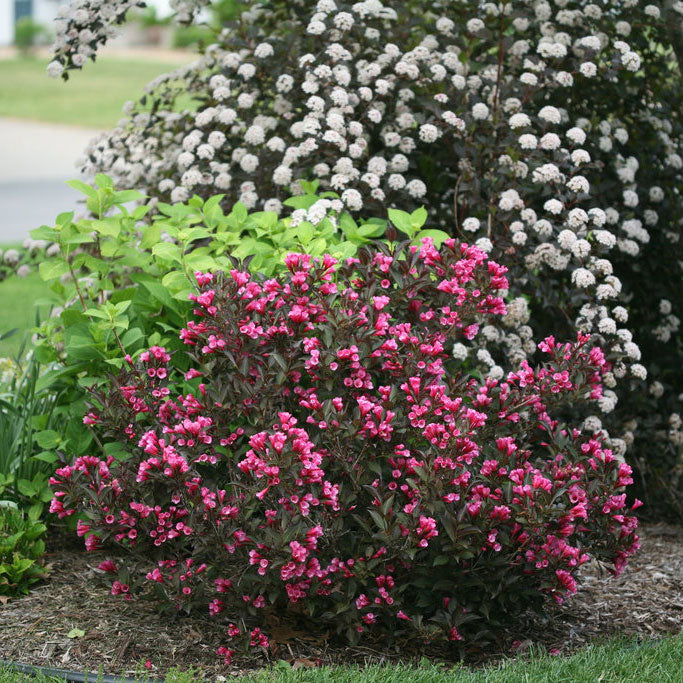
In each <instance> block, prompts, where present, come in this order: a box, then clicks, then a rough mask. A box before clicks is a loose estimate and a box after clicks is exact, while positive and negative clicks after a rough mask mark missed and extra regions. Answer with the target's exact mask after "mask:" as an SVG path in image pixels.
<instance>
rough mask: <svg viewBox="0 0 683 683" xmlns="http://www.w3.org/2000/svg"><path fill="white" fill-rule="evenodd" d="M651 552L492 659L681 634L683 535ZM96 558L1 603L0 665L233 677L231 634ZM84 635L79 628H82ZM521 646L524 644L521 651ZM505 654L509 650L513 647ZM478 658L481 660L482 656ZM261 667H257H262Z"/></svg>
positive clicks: (339, 655)
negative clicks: (128, 597) (173, 608)
mask: <svg viewBox="0 0 683 683" xmlns="http://www.w3.org/2000/svg"><path fill="white" fill-rule="evenodd" d="M642 539H643V540H642V542H643V547H642V549H641V551H640V552H639V553H638V554H637V555H636V557H635V558H633V560H632V562H631V563H630V565H629V566H628V567H627V569H626V570H625V571H624V573H623V574H622V575H621V576H620V577H618V578H616V579H614V578H612V577H610V576H609V575H608V574H605V573H601V572H600V570H599V568H598V567H595V566H588V567H585V568H584V570H583V581H582V588H581V589H580V591H579V593H578V594H577V595H576V596H575V597H574V599H573V600H572V601H570V602H569V603H568V604H567V605H566V606H563V607H561V608H559V609H558V610H557V611H556V612H554V613H553V615H552V618H547V619H546V620H545V621H543V620H536V621H534V622H531V623H529V624H528V625H527V626H526V627H520V626H518V627H516V629H517V630H516V632H515V633H511V634H510V637H509V639H508V643H509V644H511V643H512V641H513V640H515V641H516V643H515V646H514V647H515V650H514V651H513V650H511V649H506V650H505V651H503V649H502V648H501V650H500V651H499V652H489V653H488V658H489V659H490V658H491V657H494V658H495V657H502V656H510V655H513V654H514V652H520V651H522V652H523V651H524V650H526V649H528V648H529V647H530V646H532V645H533V646H540V647H542V648H546V649H548V650H552V651H560V652H571V651H574V650H576V649H577V648H580V647H581V646H583V645H585V644H587V643H589V642H592V641H596V640H605V639H607V638H609V637H610V636H614V635H620V636H627V637H628V636H631V637H635V638H638V639H640V640H647V639H651V638H659V637H663V636H666V635H671V634H675V633H679V632H680V631H681V630H682V628H683V528H678V527H668V526H664V525H649V526H645V527H644V529H643V530H642ZM100 560H101V558H100V556H99V554H98V553H90V554H85V553H83V552H81V551H76V550H72V549H64V550H58V551H54V552H51V553H49V555H48V563H49V564H50V565H51V576H50V579H49V581H47V582H45V583H44V584H43V585H41V586H38V587H37V588H35V589H34V590H33V591H32V592H31V594H30V595H28V596H25V597H21V598H16V599H13V600H10V601H9V602H6V604H2V603H3V601H4V599H1V600H0V659H2V660H5V661H15V662H23V663H27V664H36V665H41V666H48V667H54V668H63V669H71V670H77V671H94V672H97V671H98V670H102V671H103V672H105V673H112V674H132V673H134V672H135V671H138V672H140V671H141V670H143V671H144V669H141V667H142V664H143V663H144V662H145V660H147V659H149V660H150V661H151V662H152V664H153V669H152V671H150V672H149V673H150V675H152V676H160V675H161V674H163V673H165V672H166V671H167V670H168V669H169V668H171V667H180V668H182V669H189V668H190V667H195V669H197V668H199V669H201V672H202V673H203V674H204V675H205V676H206V677H207V678H212V679H216V677H217V676H230V675H231V674H232V675H235V674H237V673H238V670H237V669H234V668H233V669H230V668H228V667H225V666H224V665H223V664H222V662H221V660H220V659H219V658H218V657H217V656H216V654H215V652H216V649H217V648H218V647H219V646H220V645H224V644H225V642H224V632H225V627H224V626H222V625H220V624H218V623H217V622H215V621H213V620H211V619H209V618H208V617H207V618H199V617H178V618H175V619H170V618H169V617H168V616H162V615H160V614H158V613H157V612H156V611H155V610H154V608H153V606H152V605H151V604H150V603H148V602H145V601H140V600H135V599H134V600H132V601H130V602H126V601H124V600H120V599H113V598H112V597H111V596H109V594H108V593H107V590H106V588H104V587H103V585H102V582H101V581H100V580H99V577H98V572H96V571H95V569H94V567H96V566H97V564H99V562H100ZM75 629H77V630H75ZM269 632H270V633H271V635H272V636H273V637H272V638H271V641H272V642H273V643H274V644H275V651H274V652H272V659H287V660H289V661H290V662H291V663H294V664H295V665H298V666H312V665H319V664H321V663H322V664H333V663H350V662H356V663H359V664H366V663H370V662H375V663H376V662H386V661H396V660H398V659H400V658H401V657H402V658H403V659H410V658H413V659H419V657H420V656H421V655H422V654H425V655H434V656H436V657H437V658H438V657H439V656H440V654H443V653H439V652H438V651H433V652H425V651H424V650H422V651H420V650H419V649H418V648H417V647H415V646H414V647H415V649H414V651H412V652H411V651H410V649H407V648H406V647H405V646H402V647H401V655H399V654H398V653H397V651H398V648H394V649H393V650H388V649H387V648H382V647H381V645H380V644H377V645H373V646H372V647H341V646H336V647H335V646H330V645H329V644H327V643H325V642H324V641H322V640H319V639H316V638H315V637H313V636H308V635H307V634H305V633H302V632H300V631H295V630H292V629H291V628H288V627H287V626H286V625H284V624H281V625H279V626H278V625H274V626H273V627H272V628H270V629H269ZM520 644H521V645H520ZM506 648H507V646H506ZM475 660H476V661H479V662H481V661H482V658H481V657H480V656H475ZM259 664H261V665H262V664H263V662H262V661H261V662H256V661H255V662H254V666H259Z"/></svg>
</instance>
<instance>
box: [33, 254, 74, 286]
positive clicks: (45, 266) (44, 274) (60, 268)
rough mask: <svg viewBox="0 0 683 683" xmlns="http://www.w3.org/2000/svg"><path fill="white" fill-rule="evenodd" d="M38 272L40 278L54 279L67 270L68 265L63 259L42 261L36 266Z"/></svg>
mask: <svg viewBox="0 0 683 683" xmlns="http://www.w3.org/2000/svg"><path fill="white" fill-rule="evenodd" d="M38 272H39V273H40V277H41V279H42V280H45V282H47V281H48V280H54V279H56V278H58V277H61V276H62V275H64V274H65V273H68V272H69V266H68V265H67V264H66V262H65V261H60V260H57V259H55V260H54V261H43V262H42V263H41V264H40V265H39V266H38Z"/></svg>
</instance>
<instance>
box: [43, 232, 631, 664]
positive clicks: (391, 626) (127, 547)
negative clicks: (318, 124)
mask: <svg viewBox="0 0 683 683" xmlns="http://www.w3.org/2000/svg"><path fill="white" fill-rule="evenodd" d="M285 264H286V267H287V269H286V270H285V271H284V272H278V273H276V274H275V275H274V276H271V277H268V276H265V275H261V274H258V273H252V272H250V271H249V270H248V269H247V268H245V267H244V266H241V265H240V264H237V263H235V264H234V265H233V267H232V268H230V270H228V271H227V272H225V273H218V272H217V273H202V272H199V271H198V272H196V273H195V274H194V278H195V286H194V288H193V291H192V292H191V294H190V297H189V298H190V300H191V301H192V307H193V310H192V316H191V318H190V319H189V320H188V322H187V324H186V325H185V326H184V327H183V328H182V329H181V330H179V331H178V332H179V334H178V337H179V341H180V343H182V344H183V345H185V346H186V347H187V348H188V349H190V350H191V352H192V354H193V363H192V365H191V366H190V367H189V368H188V366H187V365H186V364H185V363H182V364H179V363H178V361H179V360H181V354H179V353H175V354H174V355H172V354H171V352H170V349H169V348H166V347H164V346H159V345H155V346H152V347H151V348H149V349H146V350H145V351H143V352H142V353H140V354H138V355H137V357H136V358H132V357H130V356H129V355H128V356H126V358H125V360H124V359H122V360H123V363H122V367H121V370H120V372H119V373H117V374H116V375H115V376H113V377H112V378H111V381H110V382H109V383H108V384H107V385H106V386H103V387H99V388H95V389H93V390H92V391H91V407H90V409H89V411H88V412H87V414H85V416H84V421H85V422H86V423H87V424H88V425H89V426H90V427H91V428H92V430H93V432H94V433H95V434H96V435H97V438H98V442H99V443H102V444H103V445H104V451H105V454H100V455H92V454H88V455H83V456H79V457H77V458H75V459H73V460H69V462H68V463H64V465H63V466H61V467H59V468H58V469H57V470H56V472H55V474H54V477H53V478H52V479H51V485H52V487H53V490H54V493H55V497H54V500H53V501H52V504H51V511H52V512H54V513H56V514H57V515H58V516H59V517H60V518H64V519H68V518H73V519H76V518H77V519H78V523H77V533H78V535H79V536H81V537H83V539H84V541H85V547H86V549H87V550H95V549H99V548H103V547H104V548H110V549H117V550H118V553H117V556H116V557H115V558H113V559H108V560H105V561H104V562H103V563H102V564H101V565H100V568H101V569H102V570H103V571H106V572H108V573H110V574H111V593H112V595H113V596H115V599H123V600H130V599H132V596H133V595H135V594H137V593H139V592H141V591H145V592H147V593H148V594H149V593H151V594H152V595H154V596H155V598H154V599H155V600H156V601H157V603H158V605H159V606H160V607H162V608H165V609H167V610H168V611H169V612H171V613H176V612H178V611H199V613H200V614H206V613H207V610H208V612H209V614H210V615H213V616H214V617H215V618H217V619H220V620H222V621H223V622H224V623H225V626H226V631H225V645H223V646H221V648H220V649H219V650H218V654H219V655H221V656H223V657H224V658H225V660H226V662H230V660H231V658H232V656H233V655H234V654H235V653H236V652H239V651H242V650H249V649H250V648H251V649H254V650H258V649H259V648H267V647H268V624H269V623H270V620H271V619H272V618H273V617H274V616H275V615H276V616H277V618H278V619H283V618H286V619H289V620H291V621H292V622H294V623H295V624H297V625H298V626H297V627H298V628H305V629H308V630H313V631H316V630H319V632H321V633H322V632H327V634H328V636H330V637H338V638H341V639H346V640H348V641H351V642H356V641H358V640H360V639H362V638H364V637H366V636H367V635H368V634H372V633H374V634H377V635H380V636H382V637H384V638H386V639H389V640H391V639H395V638H401V637H414V638H419V639H420V640H424V641H443V642H444V644H445V645H446V646H453V647H458V644H459V643H463V644H467V643H470V644H471V643H476V644H482V643H485V642H487V641H489V640H490V639H492V638H495V637H496V634H497V632H498V631H499V629H505V630H506V631H507V630H509V628H510V624H511V622H512V621H513V620H514V618H515V615H518V614H520V613H521V612H523V611H526V610H533V609H542V608H543V605H544V603H545V601H546V600H547V599H550V600H553V599H555V600H557V601H562V600H564V599H565V598H566V597H567V596H568V595H570V594H571V593H573V592H574V591H575V590H576V587H577V578H578V575H577V572H578V570H579V568H580V567H581V565H583V564H584V563H585V562H587V561H588V560H589V559H591V558H594V559H596V560H598V561H601V562H604V563H605V564H606V565H608V566H609V567H610V569H611V571H612V572H614V573H618V572H620V571H621V570H622V568H623V567H624V565H625V563H626V561H627V559H628V557H629V555H630V554H631V553H632V552H634V551H635V550H636V549H637V548H638V545H639V543H638V537H637V535H636V533H635V531H636V527H637V520H636V518H635V517H634V516H632V514H631V513H630V510H629V509H628V505H627V503H626V493H625V489H626V487H627V486H628V485H629V484H630V483H632V479H631V476H630V475H631V468H630V467H629V466H628V465H627V464H625V463H623V462H620V461H619V460H618V459H617V458H616V457H615V455H614V454H613V453H612V451H611V450H610V449H609V448H608V447H607V446H606V445H605V444H604V443H603V442H602V441H601V440H600V439H597V438H592V434H591V433H590V432H589V433H583V432H582V431H581V428H580V425H576V424H575V423H570V424H565V423H563V422H562V421H561V416H562V415H565V414H571V411H572V407H573V405H574V404H575V403H576V402H577V401H580V400H582V399H585V398H587V397H593V398H598V397H599V396H600V395H601V393H602V391H603V386H602V380H603V377H604V375H605V373H606V372H607V371H608V368H609V365H608V363H607V361H606V359H605V356H604V354H603V353H602V351H601V350H600V349H599V348H598V347H596V346H593V345H592V344H591V342H590V337H589V336H588V335H584V334H581V333H578V334H577V335H575V337H574V340H573V341H570V342H566V343H564V342H562V343H560V342H558V341H556V340H555V339H554V338H553V337H548V338H547V339H546V340H544V341H543V342H542V343H541V344H540V350H541V352H542V353H543V357H544V359H545V362H544V363H543V364H542V365H539V366H537V367H534V368H532V367H531V366H530V365H529V364H528V363H526V362H522V363H521V365H520V367H519V368H518V369H517V370H516V371H515V372H514V373H510V374H509V375H508V376H507V377H506V378H505V379H500V380H498V379H495V378H491V377H488V378H483V379H481V380H478V379H477V378H476V377H474V376H473V375H472V374H471V373H470V372H468V371H467V369H466V366H465V365H464V364H463V362H462V354H461V353H460V351H461V350H462V349H465V350H467V349H469V348H471V347H472V346H473V345H474V344H475V343H476V337H477V335H478V334H479V333H480V332H479V331H480V328H481V327H482V326H484V325H486V324H487V323H488V322H489V321H490V320H491V319H493V318H495V317H496V316H500V315H504V314H505V312H506V307H505V303H504V301H503V298H502V297H501V293H502V292H506V291H507V290H508V287H509V282H508V279H507V277H506V275H505V273H506V271H507V269H506V268H505V267H504V266H502V265H500V264H498V263H496V262H494V261H493V260H490V259H488V258H487V255H486V254H485V253H484V252H483V251H482V250H480V249H478V248H477V247H475V246H472V245H466V244H461V243H459V242H456V241H455V240H453V239H446V240H445V242H444V244H443V246H442V247H441V249H440V250H437V249H436V248H435V247H434V244H433V241H432V239H431V238H429V237H426V238H424V239H423V240H422V244H421V245H420V246H415V245H411V244H410V242H408V241H405V242H402V243H400V244H397V243H395V242H391V243H389V244H381V243H380V244H379V245H378V246H377V247H376V248H364V249H362V250H360V251H359V253H358V256H357V257H354V258H349V259H345V260H343V261H341V262H338V261H337V259H335V258H334V257H332V256H330V255H324V256H322V257H314V256H311V255H309V254H301V253H292V254H288V255H287V257H286V258H285ZM121 551H123V554H121ZM449 644H450V645H449Z"/></svg>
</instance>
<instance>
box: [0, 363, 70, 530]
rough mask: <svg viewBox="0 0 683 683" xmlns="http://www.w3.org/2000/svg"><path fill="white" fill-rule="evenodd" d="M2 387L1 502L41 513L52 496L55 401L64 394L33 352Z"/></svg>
mask: <svg viewBox="0 0 683 683" xmlns="http://www.w3.org/2000/svg"><path fill="white" fill-rule="evenodd" d="M13 363H14V365H15V371H14V373H12V375H11V378H10V379H9V381H8V382H7V384H5V385H4V386H3V387H2V390H1V391H0V505H2V504H10V505H12V506H18V507H20V508H21V509H27V510H28V511H29V513H30V514H31V515H34V516H36V517H39V516H40V514H41V513H42V511H43V508H44V505H45V503H46V502H49V500H50V497H51V496H50V491H49V488H48V478H49V475H50V473H51V471H52V466H53V463H54V462H56V460H57V455H56V454H55V453H54V452H53V451H51V450H49V449H50V447H52V446H55V445H57V443H58V439H59V437H58V436H57V432H56V431H53V430H52V429H51V427H53V426H55V412H54V411H55V406H56V405H57V402H58V401H59V398H60V394H59V392H58V391H53V390H52V389H51V388H50V385H49V382H46V381H45V375H44V374H43V373H42V368H41V364H40V363H39V362H38V361H37V360H36V359H35V357H33V356H30V357H29V360H28V362H26V363H24V364H23V365H22V364H21V363H20V361H19V359H16V360H14V361H13Z"/></svg>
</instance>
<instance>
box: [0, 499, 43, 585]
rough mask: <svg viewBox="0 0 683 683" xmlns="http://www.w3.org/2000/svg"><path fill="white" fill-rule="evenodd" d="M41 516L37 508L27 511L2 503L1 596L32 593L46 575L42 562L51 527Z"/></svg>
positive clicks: (0, 521) (0, 536)
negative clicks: (47, 534)
mask: <svg viewBox="0 0 683 683" xmlns="http://www.w3.org/2000/svg"><path fill="white" fill-rule="evenodd" d="M38 515H39V512H38V511H37V510H35V509H34V510H32V511H30V512H29V513H28V514H24V513H22V512H21V511H20V510H18V509H16V508H14V507H13V506H11V505H7V504H3V505H0V595H18V594H20V593H28V590H29V587H30V586H31V585H32V584H34V583H36V582H37V581H40V579H42V578H43V577H44V576H45V569H44V568H43V567H41V566H40V564H39V563H38V561H39V560H40V557H41V556H42V555H43V553H44V552H45V542H44V541H43V538H42V537H43V535H44V534H45V532H46V531H47V527H46V526H45V525H44V524H43V523H42V522H40V521H39V519H38Z"/></svg>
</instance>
